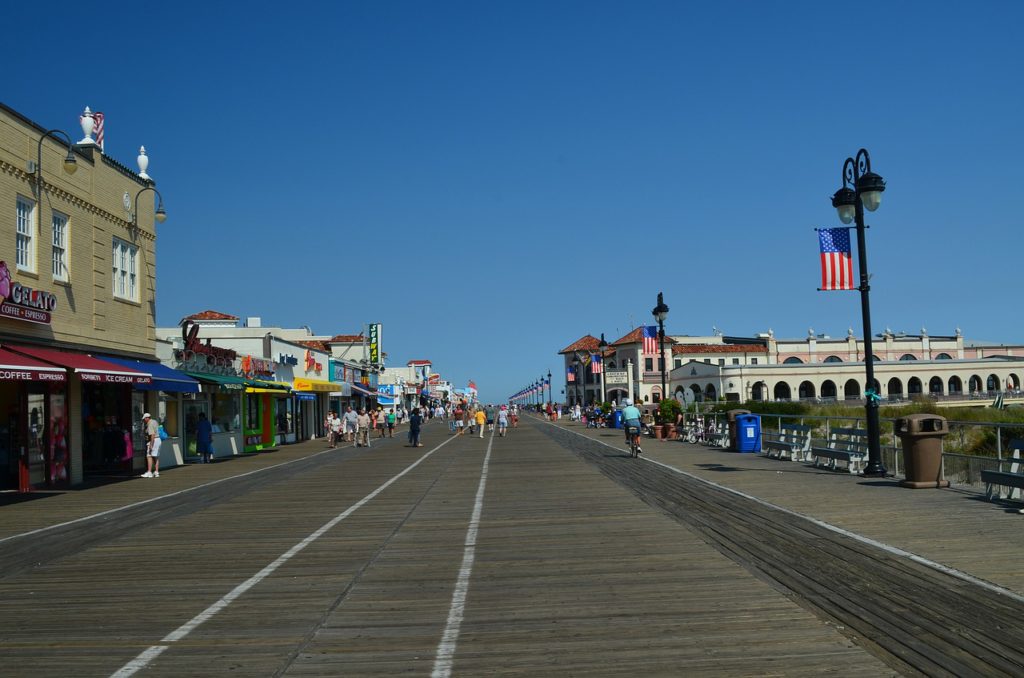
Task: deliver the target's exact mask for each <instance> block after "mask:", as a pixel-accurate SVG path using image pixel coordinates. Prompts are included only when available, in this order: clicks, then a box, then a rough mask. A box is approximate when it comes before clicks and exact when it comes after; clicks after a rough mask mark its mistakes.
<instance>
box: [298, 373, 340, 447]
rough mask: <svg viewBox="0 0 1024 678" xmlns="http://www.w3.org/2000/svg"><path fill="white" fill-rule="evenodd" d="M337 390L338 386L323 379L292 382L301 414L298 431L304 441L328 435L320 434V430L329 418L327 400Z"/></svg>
mask: <svg viewBox="0 0 1024 678" xmlns="http://www.w3.org/2000/svg"><path fill="white" fill-rule="evenodd" d="M337 388H338V384H335V383H334V382H332V381H325V380H323V379H296V380H294V381H293V382H292V390H293V391H295V399H296V407H297V409H298V413H299V422H298V424H297V430H298V431H300V432H301V434H302V436H303V440H309V439H310V438H314V437H316V436H317V435H326V432H324V433H320V430H321V429H322V428H323V421H324V419H326V417H327V407H328V404H327V399H328V398H329V397H330V394H331V393H332V392H334V391H336V390H337Z"/></svg>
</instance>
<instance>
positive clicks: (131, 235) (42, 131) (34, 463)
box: [0, 104, 156, 490]
mask: <svg viewBox="0 0 1024 678" xmlns="http://www.w3.org/2000/svg"><path fill="white" fill-rule="evenodd" d="M87 117H88V116H87ZM67 123H68V124H65V125H62V127H63V129H64V130H65V133H64V134H62V133H60V131H53V132H51V129H50V128H48V127H46V126H43V125H39V124H37V123H35V122H33V121H31V120H30V119H29V118H27V117H25V116H24V115H22V114H21V113H19V112H17V111H14V110H12V109H10V108H8V107H6V106H3V105H2V104H0V262H2V264H0V297H2V299H0V351H2V357H0V365H2V366H3V367H2V368H0V369H3V370H4V371H3V373H2V374H0V376H2V377H4V378H2V379H0V407H2V408H3V411H4V413H5V420H4V421H3V422H2V425H0V486H2V487H8V488H10V487H12V486H17V487H18V488H19V489H22V490H25V489H29V488H39V487H62V486H67V485H73V484H77V483H79V482H81V481H82V480H83V478H84V476H85V475H86V474H88V473H90V472H94V473H109V472H124V473H130V472H133V471H135V470H137V469H138V467H139V466H140V464H144V459H142V456H143V455H144V452H143V453H142V454H140V450H144V444H143V442H142V440H143V439H142V436H141V432H140V421H141V415H142V414H143V410H146V409H147V408H149V407H151V406H152V405H153V404H154V403H155V397H154V396H153V392H152V391H149V390H146V389H147V388H148V387H150V386H151V385H152V378H151V375H148V374H145V373H144V372H143V371H141V370H132V369H130V368H127V367H124V366H123V365H122V366H116V365H114V364H113V363H104V362H103V358H104V357H118V358H122V359H134V360H142V361H155V360H156V356H155V345H154V339H155V331H154V330H155V292H156V282H155V281H156V229H155V218H154V209H155V205H154V198H155V197H156V191H155V184H154V183H153V182H152V180H149V179H148V178H144V177H143V176H140V174H139V173H137V172H134V171H132V170H130V169H128V168H127V167H126V166H124V165H123V164H121V163H119V162H118V161H117V160H115V159H113V158H110V157H108V156H106V155H104V154H103V153H102V151H101V149H100V148H99V147H98V146H97V145H95V144H84V145H82V146H78V145H77V144H78V143H79V140H80V139H82V137H83V136H84V135H83V132H84V131H85V130H84V126H83V129H79V125H78V124H77V123H76V116H75V115H74V114H73V113H72V114H70V115H69V116H68V120H67ZM65 135H66V137H67V138H65ZM68 140H70V142H72V143H74V144H76V146H75V147H74V149H73V151H72V152H71V157H72V158H73V159H74V163H73V165H72V166H73V167H74V172H73V173H68V172H67V171H65V166H66V160H67V158H68V156H69V145H68ZM82 140H83V141H84V139H82ZM136 209H137V212H138V214H137V219H136V218H135V216H136V215H135V212H136ZM95 361H99V362H95Z"/></svg>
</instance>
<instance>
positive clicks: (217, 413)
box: [210, 393, 239, 433]
mask: <svg viewBox="0 0 1024 678" xmlns="http://www.w3.org/2000/svg"><path fill="white" fill-rule="evenodd" d="M210 423H211V424H213V432H214V433H231V432H232V431H237V430H238V423H239V413H238V396H236V395H231V394H226V393H214V394H213V417H212V418H211V420H210Z"/></svg>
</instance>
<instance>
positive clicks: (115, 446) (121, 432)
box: [82, 384, 145, 475]
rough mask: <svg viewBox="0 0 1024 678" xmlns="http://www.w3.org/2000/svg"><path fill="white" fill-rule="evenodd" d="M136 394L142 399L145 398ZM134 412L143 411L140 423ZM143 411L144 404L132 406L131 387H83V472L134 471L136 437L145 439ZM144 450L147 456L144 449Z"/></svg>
mask: <svg viewBox="0 0 1024 678" xmlns="http://www.w3.org/2000/svg"><path fill="white" fill-rule="evenodd" d="M137 395H138V396H139V398H140V400H141V399H142V398H143V397H144V396H142V394H137ZM133 409H138V410H140V411H139V412H138V416H137V421H133V418H132V411H133ZM141 409H142V405H141V404H139V405H138V406H133V402H132V392H131V388H130V387H129V386H124V385H120V384H116V385H115V384H82V471H83V473H84V474H85V475H127V474H130V473H131V472H132V469H133V460H134V457H135V449H136V444H135V438H136V437H138V438H140V439H141V438H142V429H141V426H142V424H141V421H142V415H143V414H144V412H142V411H141ZM136 429H138V431H136ZM142 449H143V452H142V453H143V454H144V453H145V452H144V450H145V447H144V446H143V448H142Z"/></svg>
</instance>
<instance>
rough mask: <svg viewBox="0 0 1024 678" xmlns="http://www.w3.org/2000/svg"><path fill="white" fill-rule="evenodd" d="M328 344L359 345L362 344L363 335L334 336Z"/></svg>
mask: <svg viewBox="0 0 1024 678" xmlns="http://www.w3.org/2000/svg"><path fill="white" fill-rule="evenodd" d="M327 343H328V344H361V343H363V335H361V334H336V335H334V336H333V337H331V338H330V339H329V340H328V341H327Z"/></svg>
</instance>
